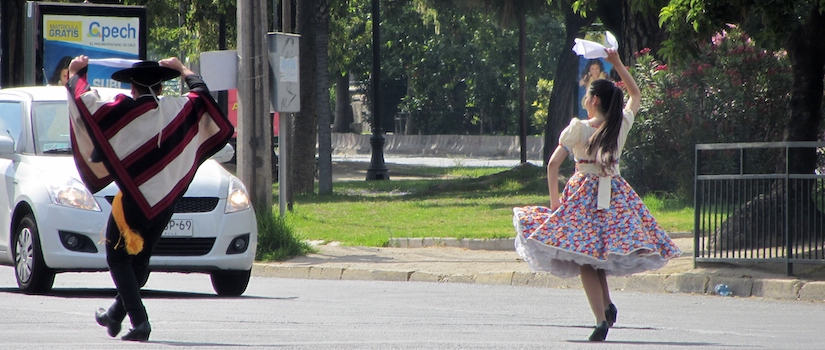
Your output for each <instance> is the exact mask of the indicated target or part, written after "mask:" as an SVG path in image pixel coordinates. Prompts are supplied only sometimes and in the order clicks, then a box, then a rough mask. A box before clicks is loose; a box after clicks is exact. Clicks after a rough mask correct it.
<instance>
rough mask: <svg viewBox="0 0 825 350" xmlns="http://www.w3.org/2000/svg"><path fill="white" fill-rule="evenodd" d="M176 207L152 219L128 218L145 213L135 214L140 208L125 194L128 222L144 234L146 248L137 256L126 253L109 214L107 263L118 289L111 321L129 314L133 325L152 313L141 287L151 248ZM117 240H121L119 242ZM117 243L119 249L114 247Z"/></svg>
mask: <svg viewBox="0 0 825 350" xmlns="http://www.w3.org/2000/svg"><path fill="white" fill-rule="evenodd" d="M174 209H175V206H174V205H172V206H170V207H169V209H167V210H165V211H163V212H161V213H159V214H158V215H157V216H155V217H154V218H152V219H151V220H148V219H145V218H142V219H138V220H135V219H131V220H128V218H129V217H135V216H139V217H142V215H139V214H138V215H136V214H135V213H136V211H138V210H139V209H138V208H136V206H135V205H134V204H133V203H132V201H131V200H130V199H129V198H127V197H126V196H125V195H124V196H123V210H124V212H126V217H127V222H128V223H129V225H130V227H131V228H132V229H133V230H135V231H137V232H138V233H140V236H141V237H143V250H142V251H141V252H140V253H138V254H137V255H130V254H129V253H127V252H126V244H125V242H123V241H122V239H121V237H120V230H118V228H117V224H116V223H115V219H114V217H112V215H111V214H110V215H109V223H108V224H107V226H106V262H107V263H108V264H109V273H110V274H111V275H112V281H114V283H115V288H116V289H117V296H116V297H115V302H114V304H112V306H110V307H109V310H108V311H107V314H108V315H109V317H110V318H111V319H112V320H115V321H119V322H122V321H123V319H124V318H125V317H126V315H127V314H128V315H129V319H130V320H131V322H132V326H133V327H134V326H137V325H139V324H141V323H143V322H146V321H149V315H148V314H147V313H146V308H145V307H144V306H143V300H142V299H141V297H140V288H142V287H143V286H144V285H145V284H146V280H148V279H149V258H151V257H152V251H153V250H154V249H155V246H156V245H157V243H158V241H160V236H161V234H162V233H163V229H164V228H165V227H166V225H167V224H168V223H169V219H171V218H172V214H174V212H175V210H174ZM118 242H120V244H119V245H118ZM116 245H117V248H115V246H116Z"/></svg>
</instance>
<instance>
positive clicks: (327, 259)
mask: <svg viewBox="0 0 825 350" xmlns="http://www.w3.org/2000/svg"><path fill="white" fill-rule="evenodd" d="M686 236H687V235H674V237H673V240H674V242H675V243H676V245H677V246H679V248H680V249H682V256H681V257H679V258H677V259H673V260H671V261H670V262H669V263H668V264H667V265H665V266H664V267H663V268H661V269H659V270H656V271H648V272H645V273H640V274H635V275H632V276H627V277H610V278H609V284H610V288H611V289H612V290H625V291H636V292H664V293H696V294H713V289H714V286H716V285H717V284H720V283H724V284H727V285H728V286H729V287H730V290H731V291H732V292H733V295H734V296H736V297H751V296H753V297H764V298H773V299H784V300H800V301H812V302H825V267H823V266H818V265H803V264H796V265H794V272H795V273H796V276H795V277H794V276H792V277H788V276H785V273H784V270H783V269H784V266H778V265H771V264H754V265H738V264H737V265H732V264H712V265H710V264H703V265H701V266H699V267H697V268H694V266H693V265H694V264H693V238H691V237H686ZM393 244H395V245H397V246H399V247H388V248H379V247H347V246H338V245H334V244H330V245H319V246H317V248H318V251H319V252H318V253H317V254H310V255H307V256H302V257H296V258H293V259H290V260H287V261H284V262H275V263H256V264H255V265H254V267H253V269H252V274H253V276H259V277H278V278H303V279H331V280H380V281H400V282H404V281H409V282H443V283H483V284H497V285H512V286H530V287H542V288H572V289H580V288H581V283H580V280H579V279H578V278H569V279H561V278H558V277H555V276H553V275H550V274H547V273H536V272H533V271H531V270H530V269H529V267H528V266H527V263H526V262H524V261H523V260H522V259H521V258H520V257H519V256H518V254H517V253H516V252H515V250H514V249H513V248H512V247H513V240H512V239H510V240H489V241H480V240H451V239H446V240H440V241H438V240H433V239H429V240H426V239H412V240H409V239H396V240H394V241H393ZM508 245H509V248H508V247H507V246H508Z"/></svg>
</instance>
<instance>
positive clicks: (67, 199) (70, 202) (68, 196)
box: [46, 177, 100, 211]
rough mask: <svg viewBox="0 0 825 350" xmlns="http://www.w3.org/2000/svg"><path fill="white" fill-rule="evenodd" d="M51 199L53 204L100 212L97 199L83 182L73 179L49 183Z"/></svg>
mask: <svg viewBox="0 0 825 350" xmlns="http://www.w3.org/2000/svg"><path fill="white" fill-rule="evenodd" d="M47 183H48V185H46V188H47V189H48V190H49V197H50V198H51V200H52V203H53V204H57V205H62V206H64V207H70V208H78V209H83V210H93V211H100V206H99V205H97V201H96V200H95V197H94V196H92V193H91V192H89V190H88V189H86V186H84V185H83V183H82V182H80V181H77V180H75V179H74V178H71V177H66V178H63V179H60V180H51V181H50V182H47Z"/></svg>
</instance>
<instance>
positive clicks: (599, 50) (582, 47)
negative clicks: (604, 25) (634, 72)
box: [573, 32, 619, 59]
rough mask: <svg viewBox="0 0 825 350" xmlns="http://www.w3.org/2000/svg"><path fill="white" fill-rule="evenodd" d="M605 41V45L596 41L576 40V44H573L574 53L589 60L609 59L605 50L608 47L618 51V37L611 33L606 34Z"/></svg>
mask: <svg viewBox="0 0 825 350" xmlns="http://www.w3.org/2000/svg"><path fill="white" fill-rule="evenodd" d="M604 39H605V41H606V42H605V44H604V45H602V44H599V43H597V42H595V41H590V40H584V39H575V40H574V41H575V44H573V52H575V53H576V54H577V55H579V56H583V57H584V58H587V59H590V58H604V57H607V53H606V52H604V49H605V48H608V47H609V48H612V49H616V48H618V47H619V43H618V42H617V41H616V37H615V36H613V34H612V33H610V32H604Z"/></svg>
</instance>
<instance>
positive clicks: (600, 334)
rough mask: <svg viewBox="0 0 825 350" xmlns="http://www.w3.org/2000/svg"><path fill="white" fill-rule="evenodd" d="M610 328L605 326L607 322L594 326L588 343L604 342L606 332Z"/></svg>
mask: <svg viewBox="0 0 825 350" xmlns="http://www.w3.org/2000/svg"><path fill="white" fill-rule="evenodd" d="M609 328H610V327H608V326H607V321H602V323H599V325H598V326H596V329H594V330H593V333H592V334H590V339H589V340H590V341H604V340H605V339H606V338H607V330H608V329H609Z"/></svg>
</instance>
